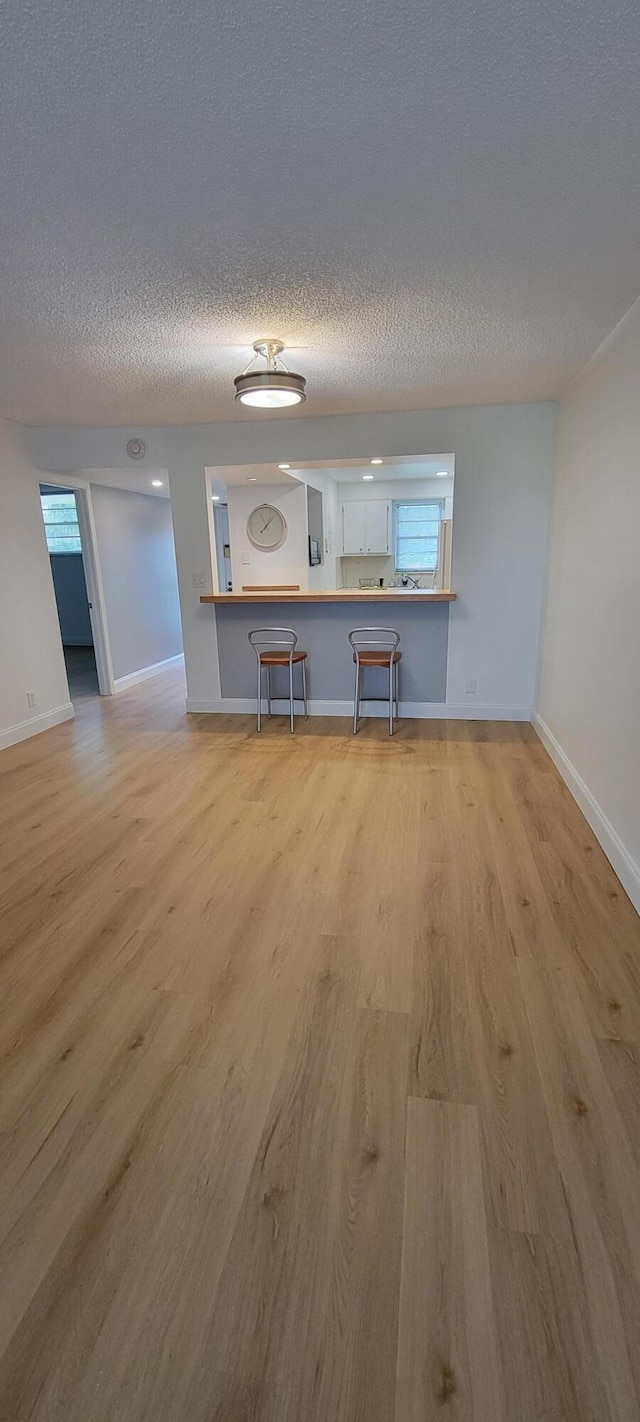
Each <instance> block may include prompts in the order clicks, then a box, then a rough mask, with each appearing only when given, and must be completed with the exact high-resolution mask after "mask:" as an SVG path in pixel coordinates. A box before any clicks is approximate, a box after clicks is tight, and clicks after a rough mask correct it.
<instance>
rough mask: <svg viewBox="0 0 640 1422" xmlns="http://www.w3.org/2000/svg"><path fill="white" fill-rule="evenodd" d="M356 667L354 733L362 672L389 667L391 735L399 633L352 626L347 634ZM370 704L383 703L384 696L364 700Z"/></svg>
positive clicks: (397, 711) (396, 708)
mask: <svg viewBox="0 0 640 1422" xmlns="http://www.w3.org/2000/svg"><path fill="white" fill-rule="evenodd" d="M348 636H349V641H350V643H351V646H352V648H353V660H354V662H355V664H356V680H355V688H354V694H353V734H354V736H355V735H356V734H357V731H358V718H359V715H360V700H361V695H362V682H361V672H362V671H363V669H364V668H365V667H388V668H389V735H390V736H392V735H393V720H394V716H393V713H394V702H395V715H396V720H397V719H398V717H399V692H398V669H399V664H400V662H401V661H402V652H399V651H398V646H399V644H400V633H399V632H396V631H394V629H393V627H354V629H353V631H352V632H349V634H348ZM366 700H370V701H386V700H387V698H386V696H373V697H367V698H366Z"/></svg>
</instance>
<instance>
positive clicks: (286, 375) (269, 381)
mask: <svg viewBox="0 0 640 1422" xmlns="http://www.w3.org/2000/svg"><path fill="white" fill-rule="evenodd" d="M233 383H234V385H235V387H236V400H240V401H241V402H242V404H243V405H254V406H255V407H256V408H257V409H260V410H277V409H282V408H283V407H284V406H285V405H300V404H302V401H303V400H306V398H307V397H306V395H305V393H304V387H305V385H306V381H305V379H304V376H302V375H294V374H293V371H285V370H257V371H249V373H248V374H247V375H237V376H236V378H235V380H234V382H233Z"/></svg>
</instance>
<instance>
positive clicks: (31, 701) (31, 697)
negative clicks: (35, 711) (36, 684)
mask: <svg viewBox="0 0 640 1422" xmlns="http://www.w3.org/2000/svg"><path fill="white" fill-rule="evenodd" d="M35 704H36V693H35V691H28V692H27V706H35Z"/></svg>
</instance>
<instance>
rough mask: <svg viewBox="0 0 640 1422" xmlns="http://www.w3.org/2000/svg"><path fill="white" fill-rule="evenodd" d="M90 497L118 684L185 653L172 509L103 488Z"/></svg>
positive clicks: (157, 501)
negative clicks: (125, 678) (183, 650)
mask: <svg viewBox="0 0 640 1422" xmlns="http://www.w3.org/2000/svg"><path fill="white" fill-rule="evenodd" d="M91 496H92V500H93V513H94V519H95V527H96V539H97V545H98V556H99V559H100V567H101V571H102V583H103V588H104V597H105V604H106V613H107V624H108V631H109V641H110V645H111V660H112V664H113V675H114V678H115V680H116V682H117V681H118V680H120V679H122V678H123V677H131V676H132V675H133V674H134V673H137V672H140V671H145V670H146V669H147V668H149V667H152V666H156V665H157V664H158V663H159V662H163V661H167V660H168V659H169V658H171V657H175V656H178V655H179V654H180V653H181V651H182V630H181V625H180V609H179V604H178V583H177V573H176V558H175V549H174V543H173V525H172V521H171V504H170V502H169V500H168V499H154V498H151V497H150V496H148V495H146V494H131V493H127V492H125V491H124V490H122V489H112V488H108V487H107V486H106V485H104V484H92V485H91ZM116 689H117V688H116Z"/></svg>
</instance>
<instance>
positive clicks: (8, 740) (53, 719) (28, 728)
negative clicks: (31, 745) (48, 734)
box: [0, 701, 75, 750]
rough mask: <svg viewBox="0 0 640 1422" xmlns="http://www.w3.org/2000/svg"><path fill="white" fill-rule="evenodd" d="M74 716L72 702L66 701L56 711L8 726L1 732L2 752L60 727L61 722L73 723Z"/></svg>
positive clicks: (0, 746) (0, 744)
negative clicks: (54, 727)
mask: <svg viewBox="0 0 640 1422" xmlns="http://www.w3.org/2000/svg"><path fill="white" fill-rule="evenodd" d="M74 715H75V712H74V709H73V706H72V705H71V702H70V701H66V702H65V704H64V706H56V707H55V710H53V711H45V712H44V714H43V715H42V716H31V717H30V719H29V720H28V721H19V722H18V724H17V726H8V727H7V729H6V731H0V750H5V749H6V747H7V746H14V745H17V743H18V741H26V740H28V738H29V736H38V735H39V734H40V732H41V731H49V730H50V729H51V727H52V726H59V725H60V722H61V721H71V720H72V718H73V716H74Z"/></svg>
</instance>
